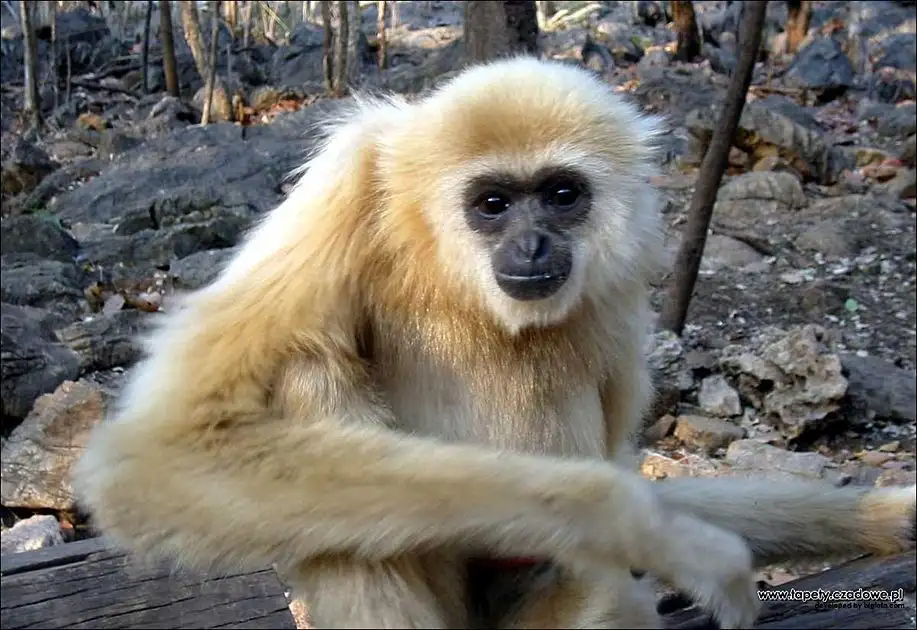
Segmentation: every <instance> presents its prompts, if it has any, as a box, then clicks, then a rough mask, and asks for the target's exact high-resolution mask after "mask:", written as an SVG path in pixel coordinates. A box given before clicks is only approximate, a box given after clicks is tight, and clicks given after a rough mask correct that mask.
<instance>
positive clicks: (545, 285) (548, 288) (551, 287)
mask: <svg viewBox="0 0 917 630" xmlns="http://www.w3.org/2000/svg"><path fill="white" fill-rule="evenodd" d="M495 276H496V278H497V285H498V286H499V287H500V290H502V291H503V292H504V293H505V294H506V295H508V296H509V297H511V298H513V299H514V300H520V301H533V300H543V299H545V298H549V297H551V296H552V295H554V294H555V293H557V291H558V290H560V288H561V287H562V286H563V285H564V283H565V282H566V281H567V274H565V273H564V274H558V273H536V274H532V275H530V276H520V275H513V274H505V273H500V272H499V271H498V272H496V274H495Z"/></svg>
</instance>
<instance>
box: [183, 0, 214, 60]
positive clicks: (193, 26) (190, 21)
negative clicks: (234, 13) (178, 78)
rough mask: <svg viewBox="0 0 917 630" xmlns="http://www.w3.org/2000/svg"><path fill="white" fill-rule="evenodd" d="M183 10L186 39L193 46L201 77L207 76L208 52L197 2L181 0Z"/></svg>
mask: <svg viewBox="0 0 917 630" xmlns="http://www.w3.org/2000/svg"><path fill="white" fill-rule="evenodd" d="M178 6H179V9H180V10H181V26H182V30H183V31H184V32H185V41H186V42H188V46H189V47H190V48H191V56H192V57H194V65H195V66H196V67H197V71H198V73H199V74H200V75H201V78H204V77H206V76H207V65H208V64H207V52H206V49H205V48H204V37H203V35H201V21H200V17H199V16H198V13H197V2H195V1H194V0H179V3H178Z"/></svg>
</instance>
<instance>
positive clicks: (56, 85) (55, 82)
mask: <svg viewBox="0 0 917 630" xmlns="http://www.w3.org/2000/svg"><path fill="white" fill-rule="evenodd" d="M49 9H50V11H51V16H50V20H51V69H50V74H51V89H52V90H53V92H54V107H55V109H56V108H57V106H58V105H60V76H59V71H58V68H57V2H52V3H51V6H50V7H49Z"/></svg>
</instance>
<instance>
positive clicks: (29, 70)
mask: <svg viewBox="0 0 917 630" xmlns="http://www.w3.org/2000/svg"><path fill="white" fill-rule="evenodd" d="M34 7H35V3H34V2H24V1H23V0H20V1H19V22H20V26H21V27H22V35H23V37H24V38H25V46H24V47H23V70H24V74H25V76H24V77H23V78H24V79H25V110H26V113H27V114H28V116H29V119H30V124H31V126H32V128H33V129H36V130H38V129H40V128H41V101H39V100H38V41H37V38H36V37H35V29H34V28H33V27H32V9H33V8H34Z"/></svg>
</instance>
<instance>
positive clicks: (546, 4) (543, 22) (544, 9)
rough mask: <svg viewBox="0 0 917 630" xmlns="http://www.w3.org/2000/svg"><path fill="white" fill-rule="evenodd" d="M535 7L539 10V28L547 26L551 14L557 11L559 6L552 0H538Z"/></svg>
mask: <svg viewBox="0 0 917 630" xmlns="http://www.w3.org/2000/svg"><path fill="white" fill-rule="evenodd" d="M535 7H536V9H537V10H538V28H541V29H544V28H547V26H548V22H550V21H551V16H552V15H554V14H555V13H556V12H557V7H556V5H555V4H554V2H553V1H551V0H537V1H536V2H535Z"/></svg>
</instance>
